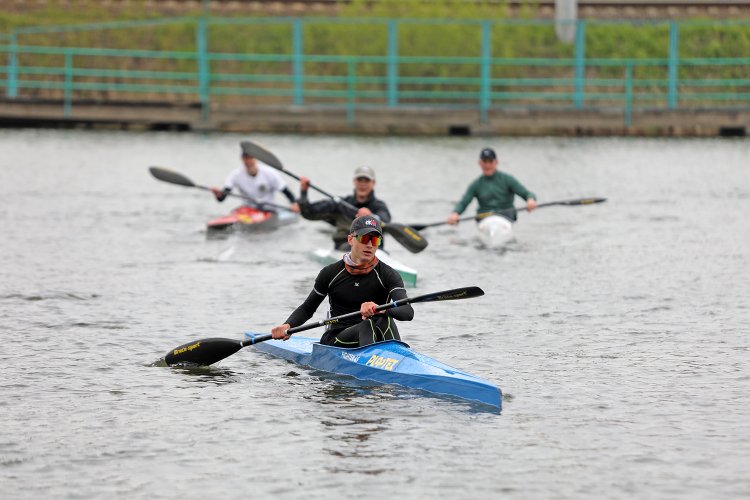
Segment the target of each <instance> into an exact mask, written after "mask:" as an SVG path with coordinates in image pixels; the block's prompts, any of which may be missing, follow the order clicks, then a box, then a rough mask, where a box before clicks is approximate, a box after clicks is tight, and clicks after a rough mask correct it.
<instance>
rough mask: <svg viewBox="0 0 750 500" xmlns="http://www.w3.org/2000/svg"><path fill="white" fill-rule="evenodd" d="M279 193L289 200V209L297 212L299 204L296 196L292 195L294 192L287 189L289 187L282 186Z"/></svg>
mask: <svg viewBox="0 0 750 500" xmlns="http://www.w3.org/2000/svg"><path fill="white" fill-rule="evenodd" d="M281 193H282V194H283V195H284V196H286V199H287V200H289V204H290V205H289V210H291V211H292V212H295V213H299V205H298V204H297V198H295V197H294V193H292V191H291V190H290V189H289V187H287V186H284V189H282V190H281Z"/></svg>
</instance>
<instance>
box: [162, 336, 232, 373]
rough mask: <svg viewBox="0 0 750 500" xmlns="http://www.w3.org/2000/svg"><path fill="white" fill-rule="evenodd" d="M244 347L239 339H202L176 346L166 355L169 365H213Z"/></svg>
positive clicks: (165, 359)
mask: <svg viewBox="0 0 750 500" xmlns="http://www.w3.org/2000/svg"><path fill="white" fill-rule="evenodd" d="M242 347H244V346H243V345H242V343H241V342H240V341H239V340H231V339H221V338H212V339H201V340H196V341H194V342H188V343H187V344H183V345H181V346H180V347H176V348H174V349H172V350H171V351H169V352H168V353H167V355H166V356H164V361H165V362H166V363H167V365H168V366H172V365H177V364H191V365H204V366H207V365H211V364H214V363H216V362H217V361H221V360H222V359H224V358H226V357H227V356H231V355H232V354H234V353H235V352H237V351H239V350H240V349H242Z"/></svg>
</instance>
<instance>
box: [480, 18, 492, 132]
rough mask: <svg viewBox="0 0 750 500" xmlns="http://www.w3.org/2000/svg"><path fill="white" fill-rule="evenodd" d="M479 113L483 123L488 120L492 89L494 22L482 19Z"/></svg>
mask: <svg viewBox="0 0 750 500" xmlns="http://www.w3.org/2000/svg"><path fill="white" fill-rule="evenodd" d="M481 75H482V77H481V83H480V98H479V115H480V121H481V123H483V124H486V123H487V122H488V118H489V117H488V113H489V109H490V104H491V91H492V80H491V79H492V24H490V21H482V68H481Z"/></svg>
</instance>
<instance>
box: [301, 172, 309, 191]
mask: <svg viewBox="0 0 750 500" xmlns="http://www.w3.org/2000/svg"><path fill="white" fill-rule="evenodd" d="M309 188H310V179H308V178H307V177H305V176H304V175H300V177H299V190H300V191H301V192H303V193H306V192H307V190H308V189H309Z"/></svg>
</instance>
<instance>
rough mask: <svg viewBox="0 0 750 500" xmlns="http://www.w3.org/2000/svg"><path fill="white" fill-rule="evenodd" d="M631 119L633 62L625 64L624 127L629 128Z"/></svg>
mask: <svg viewBox="0 0 750 500" xmlns="http://www.w3.org/2000/svg"><path fill="white" fill-rule="evenodd" d="M632 119H633V62H632V61H628V62H627V64H626V65H625V128H630V124H631V123H632Z"/></svg>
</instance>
